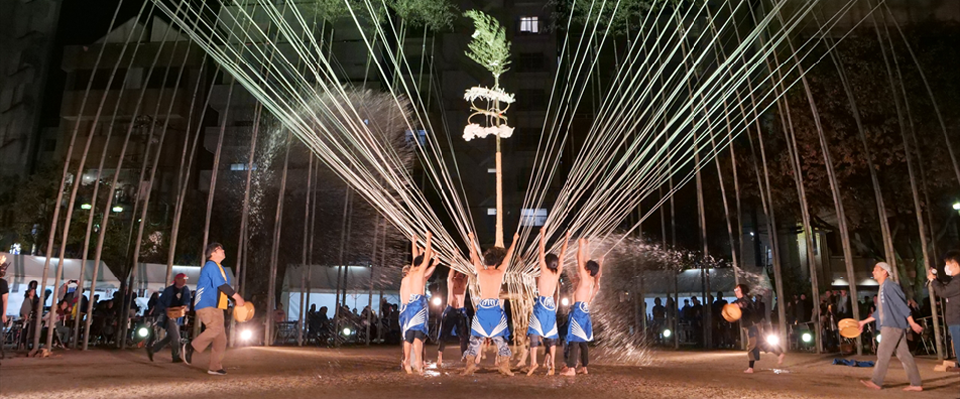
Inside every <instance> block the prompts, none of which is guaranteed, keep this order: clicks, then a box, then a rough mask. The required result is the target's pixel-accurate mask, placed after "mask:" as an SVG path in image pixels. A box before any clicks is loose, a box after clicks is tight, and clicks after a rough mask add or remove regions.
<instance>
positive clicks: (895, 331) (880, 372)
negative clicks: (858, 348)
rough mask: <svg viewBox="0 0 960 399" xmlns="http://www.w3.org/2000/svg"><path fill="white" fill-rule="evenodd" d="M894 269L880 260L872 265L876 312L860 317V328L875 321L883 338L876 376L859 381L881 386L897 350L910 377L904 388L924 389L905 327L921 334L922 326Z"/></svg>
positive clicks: (873, 387)
mask: <svg viewBox="0 0 960 399" xmlns="http://www.w3.org/2000/svg"><path fill="white" fill-rule="evenodd" d="M891 270H892V269H891V268H890V265H889V264H888V263H886V262H880V263H877V265H876V266H874V267H873V278H874V279H876V280H877V282H878V283H880V293H879V294H877V311H876V312H874V314H873V315H872V316H870V317H868V318H866V319H864V320H860V323H859V326H860V331H863V326H864V325H866V324H867V323H872V322H874V321H876V322H877V330H880V336H881V337H883V338H882V339H881V340H880V345H879V346H878V347H877V366H876V367H875V368H874V369H873V378H872V379H869V380H860V383H862V384H863V385H865V386H867V388H872V389H881V387H883V378H884V377H885V376H886V375H887V366H889V365H890V356H892V355H893V354H894V352H896V354H897V359H900V363H903V369H904V370H906V372H907V378H909V379H910V385H909V386H907V387H906V388H903V390H904V391H922V390H923V387H922V386H921V383H922V382H921V380H920V370H919V369H917V363H916V362H915V361H914V360H913V355H911V354H910V348H908V347H907V334H906V330H907V328H911V329H913V331H914V332H916V333H917V334H919V333H920V332H921V331H923V327H921V326H920V325H919V324H917V323H916V322H914V321H913V316H911V315H910V308H909V307H907V300H906V298H905V296H904V295H903V291H902V290H901V289H900V285H898V284H897V283H895V282H894V281H893V279H891V278H890V274H891V273H892V271H891Z"/></svg>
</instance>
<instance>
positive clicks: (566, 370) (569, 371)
mask: <svg viewBox="0 0 960 399" xmlns="http://www.w3.org/2000/svg"><path fill="white" fill-rule="evenodd" d="M560 375H565V376H568V377H573V376H576V375H577V371H576V370H574V369H572V368H570V367H564V368H563V370H560Z"/></svg>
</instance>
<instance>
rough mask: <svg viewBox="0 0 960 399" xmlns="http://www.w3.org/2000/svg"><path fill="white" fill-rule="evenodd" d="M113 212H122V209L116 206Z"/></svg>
mask: <svg viewBox="0 0 960 399" xmlns="http://www.w3.org/2000/svg"><path fill="white" fill-rule="evenodd" d="M113 212H115V213H120V212H123V207H122V206H119V205H117V206H115V207H113Z"/></svg>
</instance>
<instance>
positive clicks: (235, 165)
mask: <svg viewBox="0 0 960 399" xmlns="http://www.w3.org/2000/svg"><path fill="white" fill-rule="evenodd" d="M251 169H253V170H257V164H253V167H252V168H251ZM230 170H247V164H245V163H232V164H230Z"/></svg>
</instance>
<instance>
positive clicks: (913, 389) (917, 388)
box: [903, 385, 923, 392]
mask: <svg viewBox="0 0 960 399" xmlns="http://www.w3.org/2000/svg"><path fill="white" fill-rule="evenodd" d="M903 390H904V391H908V392H920V391H923V387H922V386H919V385H910V386H908V387H906V388H903Z"/></svg>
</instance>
